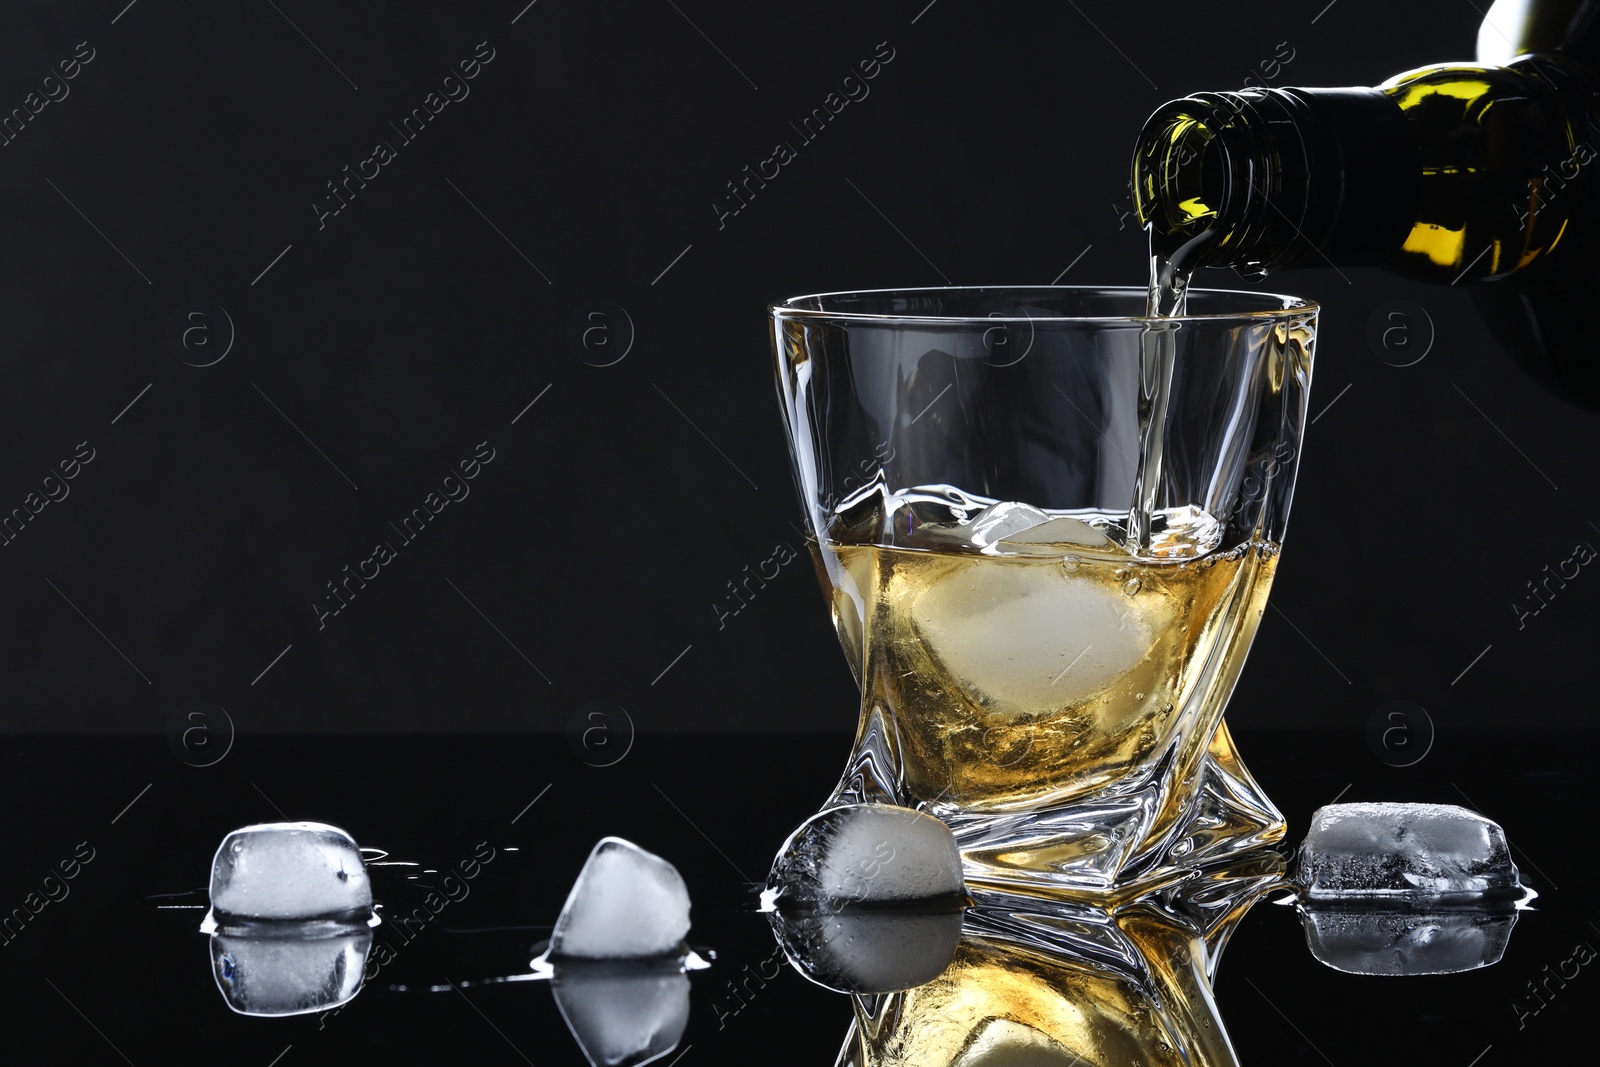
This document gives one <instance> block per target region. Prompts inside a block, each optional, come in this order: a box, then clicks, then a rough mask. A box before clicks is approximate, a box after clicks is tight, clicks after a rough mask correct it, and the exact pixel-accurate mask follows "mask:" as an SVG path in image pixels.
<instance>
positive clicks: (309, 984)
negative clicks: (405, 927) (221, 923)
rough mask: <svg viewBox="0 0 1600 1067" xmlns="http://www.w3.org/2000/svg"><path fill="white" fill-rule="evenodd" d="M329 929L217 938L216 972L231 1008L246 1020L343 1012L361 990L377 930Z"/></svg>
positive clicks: (286, 927)
mask: <svg viewBox="0 0 1600 1067" xmlns="http://www.w3.org/2000/svg"><path fill="white" fill-rule="evenodd" d="M327 926H328V924H326V923H274V924H272V925H271V926H263V927H261V928H260V929H250V930H248V931H246V932H243V933H239V934H221V933H218V934H213V935H212V937H211V969H212V974H213V975H214V976H215V977H216V980H217V988H218V989H220V990H221V991H222V996H223V999H225V1000H226V1001H227V1002H228V1007H230V1008H232V1009H233V1010H234V1011H236V1012H238V1013H239V1014H241V1015H303V1014H305V1013H306V1012H313V1011H326V1010H328V1009H329V1008H335V1007H338V1006H339V1005H340V1004H343V1003H345V1002H346V1001H348V1000H350V999H351V998H352V997H354V996H355V995H356V993H357V992H358V991H359V990H360V989H361V979H362V973H363V971H364V969H365V967H366V965H367V953H368V952H369V951H371V949H372V930H371V929H369V928H368V927H367V926H366V924H364V923H362V924H357V925H353V926H352V925H346V926H344V927H343V928H342V929H339V930H335V931H331V932H330V930H329V929H327Z"/></svg>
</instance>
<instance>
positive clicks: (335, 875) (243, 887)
mask: <svg viewBox="0 0 1600 1067" xmlns="http://www.w3.org/2000/svg"><path fill="white" fill-rule="evenodd" d="M211 907H212V910H213V911H214V912H215V913H216V914H217V915H218V916H222V917H233V918H243V919H321V918H330V917H337V916H357V915H359V914H360V913H369V914H370V912H371V910H372V884H371V883H370V882H369V881H368V880H367V869H366V866H365V865H364V864H363V863H362V861H361V850H360V849H359V848H358V847H357V846H356V843H355V840H354V839H353V838H352V837H351V836H350V835H349V834H347V833H345V832H344V831H343V830H341V829H339V828H338V827H336V826H328V825H327V824H325V823H320V822H274V823H260V824H257V825H255V826H246V827H244V828H243V829H239V830H235V831H233V832H232V833H231V834H229V835H228V836H227V837H225V838H223V839H222V844H221V845H220V846H219V847H218V848H217V854H216V857H215V858H214V859H212V861H211Z"/></svg>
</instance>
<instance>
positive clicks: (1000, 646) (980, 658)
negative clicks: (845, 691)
mask: <svg viewBox="0 0 1600 1067" xmlns="http://www.w3.org/2000/svg"><path fill="white" fill-rule="evenodd" d="M813 550H814V551H817V552H818V560H819V562H820V563H821V564H822V567H821V568H820V569H821V570H822V571H823V573H824V575H825V579H824V580H825V584H827V585H828V586H829V587H831V588H832V590H833V616H834V622H835V625H836V627H837V629H838V632H839V637H840V640H841V642H842V643H843V645H844V648H845V653H846V655H847V656H848V657H849V659H850V662H851V665H852V668H853V669H854V670H855V672H856V676H857V679H858V681H860V682H861V683H862V693H863V697H862V699H863V701H864V702H865V706H864V708H863V715H862V722H863V723H866V722H868V721H869V719H871V718H874V717H879V718H881V717H882V715H883V714H887V715H888V716H889V717H891V718H892V721H893V723H894V725H895V733H896V735H897V738H898V745H899V749H900V752H899V755H900V764H901V767H902V774H903V776H904V777H903V784H904V786H905V788H906V791H907V792H908V793H909V794H910V795H911V796H912V797H915V798H917V799H919V800H921V801H924V802H925V803H927V804H928V805H930V806H931V809H932V810H934V811H935V812H936V813H937V812H939V811H940V810H942V809H943V808H944V807H945V806H948V807H949V808H950V809H951V810H953V809H955V808H959V809H961V810H963V811H967V812H1005V811H1022V810H1028V809H1035V808H1041V807H1047V806H1051V805H1055V804H1060V803H1062V802H1065V801H1070V800H1072V799H1074V798H1078V797H1083V796H1086V795H1089V794H1092V793H1094V792H1095V791H1096V790H1099V789H1102V788H1104V787H1106V786H1108V785H1110V784H1112V783H1115V782H1123V781H1125V780H1127V779H1129V778H1130V777H1134V776H1140V775H1144V774H1147V773H1150V772H1153V771H1154V769H1155V767H1156V765H1157V763H1158V762H1159V761H1160V759H1161V757H1162V756H1163V755H1164V754H1166V753H1167V752H1168V751H1169V749H1171V748H1172V746H1173V744H1174V742H1175V741H1179V740H1181V741H1182V744H1183V748H1182V750H1181V751H1180V752H1179V753H1178V754H1177V755H1178V763H1179V766H1180V767H1187V766H1192V764H1193V762H1194V761H1195V760H1197V759H1198V757H1199V755H1200V753H1201V752H1202V751H1203V750H1204V748H1205V746H1206V744H1207V742H1208V741H1209V740H1210V738H1211V734H1212V733H1213V732H1214V729H1215V727H1216V725H1217V721H1218V718H1219V717H1220V715H1221V712H1222V708H1223V706H1224V704H1225V703H1226V701H1227V698H1228V695H1229V693H1230V692H1231V690H1232V688H1233V683H1234V681H1235V679H1236V678H1237V676H1238V672H1239V669H1240V668H1241V667H1242V666H1243V662H1244V657H1245V653H1246V651H1247V650H1248V648H1249V645H1250V639H1251V637H1252V636H1253V634H1254V631H1255V627H1256V624H1257V623H1258V622H1259V619H1260V616H1261V612H1262V611H1263V610H1264V609H1265V605H1266V597H1267V590H1268V587H1269V586H1270V585H1271V583H1272V573H1273V570H1274V566H1275V564H1276V557H1277V546H1276V545H1272V544H1266V543H1256V544H1247V545H1241V546H1239V547H1237V548H1235V549H1233V550H1232V551H1215V552H1212V553H1210V554H1208V555H1205V556H1203V557H1201V558H1197V559H1187V560H1164V561H1160V562H1152V561H1149V560H1143V561H1141V560H1138V559H1135V558H1134V557H1132V556H1130V555H1128V554H1126V553H1125V552H1124V551H1123V550H1121V549H1120V548H1118V547H1117V546H1116V545H1114V544H1113V545H1108V546H1103V547H1100V548H1098V549H1095V550H1094V551H1093V552H1091V551H1088V550H1085V549H1084V548H1082V547H1080V546H1074V545H1039V544H1030V545H1027V546H1026V551H1025V552H1023V551H1019V552H1017V553H1015V554H1010V553H1006V554H999V555H986V554H981V553H978V552H975V551H922V550H915V549H905V548H885V547H881V546H876V545H841V544H832V543H824V544H823V545H821V546H817V545H815V544H813ZM873 713H877V715H876V716H875V715H874V714H873ZM1180 728H1181V730H1180ZM1180 734H1181V737H1180Z"/></svg>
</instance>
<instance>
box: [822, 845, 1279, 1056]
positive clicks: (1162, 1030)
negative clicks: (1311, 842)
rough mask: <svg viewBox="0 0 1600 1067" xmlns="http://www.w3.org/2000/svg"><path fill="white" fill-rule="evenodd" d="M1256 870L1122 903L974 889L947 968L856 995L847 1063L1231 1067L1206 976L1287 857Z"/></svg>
mask: <svg viewBox="0 0 1600 1067" xmlns="http://www.w3.org/2000/svg"><path fill="white" fill-rule="evenodd" d="M1251 866H1252V867H1253V869H1254V870H1253V873H1250V872H1247V871H1246V870H1245V869H1243V868H1241V870H1240V871H1239V872H1236V874H1235V875H1233V876H1230V877H1228V878H1221V879H1208V880H1204V881H1194V882H1190V883H1188V884H1187V885H1186V886H1185V887H1184V888H1183V890H1182V891H1170V892H1166V893H1160V894H1153V895H1149V896H1145V897H1141V898H1136V899H1134V900H1131V901H1126V902H1124V903H1122V904H1120V905H1112V904H1109V903H1105V904H1100V905H1097V904H1094V903H1087V902H1083V903H1073V902H1068V901H1063V900H1056V901H1049V902H1045V901H1039V902H1038V909H1037V910H1036V911H1035V910H1030V908H1029V907H1028V905H1027V904H1026V901H1025V898H1022V897H1018V896H1006V897H996V898H992V899H990V900H987V901H986V899H985V897H984V895H983V894H978V895H977V903H976V906H975V907H974V908H972V909H971V910H970V911H968V913H967V916H966V919H965V923H964V926H963V931H962V937H961V942H960V944H959V945H958V946H957V948H956V951H955V958H954V960H953V962H952V963H951V964H950V966H949V967H948V968H946V969H945V971H944V972H943V973H942V974H941V975H939V977H937V978H935V979H934V980H933V981H931V982H928V983H926V984H924V985H920V986H917V987H916V988H913V989H909V990H906V991H905V992H900V993H891V994H887V995H883V996H876V997H872V996H857V997H855V998H854V1002H855V1009H856V1019H855V1023H854V1024H853V1025H852V1027H851V1030H850V1034H849V1036H848V1037H847V1038H846V1040H845V1045H844V1048H843V1050H842V1051H841V1053H840V1057H839V1065H840V1067H913V1065H914V1067H977V1065H979V1064H991V1063H1015V1064H1028V1065H1030V1067H1034V1065H1037V1067H1047V1065H1060V1067H1069V1065H1077V1067H1088V1065H1107V1067H1109V1065H1113V1064H1116V1065H1121V1064H1147V1065H1152V1067H1166V1065H1169V1064H1170V1065H1179V1064H1182V1065H1184V1067H1233V1065H1235V1064H1236V1063H1237V1060H1236V1059H1235V1057H1234V1053H1233V1048H1232V1045H1231V1044H1230V1043H1229V1040H1228V1035H1227V1032H1226V1030H1225V1029H1224V1028H1223V1025H1222V1020H1221V1018H1220V1017H1219V1016H1218V1014H1217V1009H1216V1003H1215V1001H1214V1000H1213V998H1212V995H1211V981H1212V978H1213V977H1214V975H1215V972H1216V966H1217V961H1218V958H1219V956H1220V955H1221V952H1222V948H1223V945H1224V944H1225V943H1226V941H1227V938H1228V935H1229V934H1230V933H1232V931H1233V929H1234V927H1235V926H1236V925H1237V923H1238V920H1239V919H1240V918H1242V917H1243V915H1244V913H1245V912H1246V911H1248V910H1249V908H1250V906H1251V904H1253V903H1254V902H1255V901H1256V900H1257V899H1259V898H1260V896H1261V895H1262V894H1263V893H1264V892H1265V891H1267V889H1269V888H1270V887H1271V886H1272V884H1273V883H1274V882H1275V881H1276V880H1277V875H1278V872H1279V871H1281V867H1282V861H1281V859H1280V858H1279V857H1278V856H1276V854H1273V853H1262V854H1261V855H1259V856H1257V857H1254V858H1253V859H1252V860H1251Z"/></svg>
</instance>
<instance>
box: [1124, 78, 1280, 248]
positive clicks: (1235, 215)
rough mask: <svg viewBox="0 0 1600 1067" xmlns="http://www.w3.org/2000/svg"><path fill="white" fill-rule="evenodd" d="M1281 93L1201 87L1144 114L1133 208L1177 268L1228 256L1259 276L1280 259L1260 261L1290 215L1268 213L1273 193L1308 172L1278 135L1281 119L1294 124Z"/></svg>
mask: <svg viewBox="0 0 1600 1067" xmlns="http://www.w3.org/2000/svg"><path fill="white" fill-rule="evenodd" d="M1280 95H1282V94H1275V93H1272V94H1269V92H1268V91H1245V92H1238V93H1201V94H1197V95H1195V96H1191V97H1185V98H1183V99H1181V100H1173V101H1171V102H1170V103H1167V104H1165V105H1163V106H1162V107H1160V108H1158V109H1157V110H1156V112H1155V113H1154V114H1153V115H1151V116H1150V119H1149V120H1148V121H1147V122H1146V123H1145V126H1144V130H1143V132H1142V133H1141V134H1140V136H1139V147H1138V150H1137V151H1136V152H1135V154H1134V178H1133V188H1134V210H1135V212H1136V214H1137V216H1138V218H1139V221H1140V222H1141V223H1143V224H1144V226H1145V228H1146V229H1147V230H1149V232H1150V238H1151V251H1152V252H1153V253H1154V254H1156V255H1159V256H1162V257H1164V258H1165V259H1166V260H1167V261H1168V262H1169V263H1171V264H1172V265H1173V267H1174V268H1176V269H1178V270H1180V271H1188V270H1192V269H1193V268H1195V267H1203V266H1216V265H1221V264H1226V265H1228V266H1232V267H1234V268H1236V269H1237V270H1239V272H1240V273H1241V274H1243V275H1245V276H1246V277H1259V276H1261V275H1263V274H1265V272H1266V268H1267V267H1269V266H1271V265H1273V264H1269V263H1266V262H1261V260H1262V259H1263V255H1262V253H1263V252H1264V248H1260V246H1262V245H1263V244H1264V242H1263V241H1262V240H1261V239H1262V238H1263V237H1268V236H1273V237H1277V236H1278V235H1277V234H1276V233H1275V232H1274V231H1277V230H1279V229H1281V228H1282V226H1283V224H1285V223H1288V224H1289V225H1290V227H1291V229H1292V228H1293V222H1292V220H1290V219H1289V218H1288V217H1287V216H1283V217H1282V218H1278V217H1275V216H1273V215H1271V214H1269V213H1268V212H1267V211H1266V206H1267V200H1268V198H1269V196H1270V195H1271V191H1272V190H1275V189H1278V188H1279V187H1280V186H1281V185H1282V184H1283V181H1284V179H1285V178H1289V177H1291V176H1299V175H1303V174H1304V172H1305V168H1304V164H1303V161H1302V159H1300V158H1296V157H1300V156H1301V155H1302V153H1300V152H1295V151H1291V152H1287V153H1286V152H1285V151H1283V149H1284V148H1285V147H1289V146H1284V145H1279V144H1277V143H1275V142H1276V140H1277V139H1278V138H1279V137H1282V136H1283V133H1279V134H1277V136H1274V133H1273V130H1272V128H1273V127H1274V126H1277V127H1278V128H1279V129H1280V130H1282V131H1284V133H1288V132H1289V131H1292V130H1293V129H1294V127H1293V124H1292V123H1290V122H1284V121H1283V118H1284V116H1283V114H1282V113H1283V112H1285V111H1287V110H1288V108H1287V107H1286V106H1285V105H1286V104H1288V103H1290V101H1288V100H1279V99H1278V98H1277V97H1278V96H1280ZM1263 107H1265V108H1266V112H1265V113H1263V112H1262V111H1261V110H1260V109H1261V108H1263ZM1275 120H1276V121H1275ZM1291 136H1292V135H1291ZM1294 147H1296V148H1298V147H1299V146H1298V145H1295V146H1294ZM1278 214H1279V215H1281V210H1280V211H1279V213H1278ZM1270 243H1273V244H1282V243H1283V242H1282V241H1281V240H1279V241H1274V242H1270Z"/></svg>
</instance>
